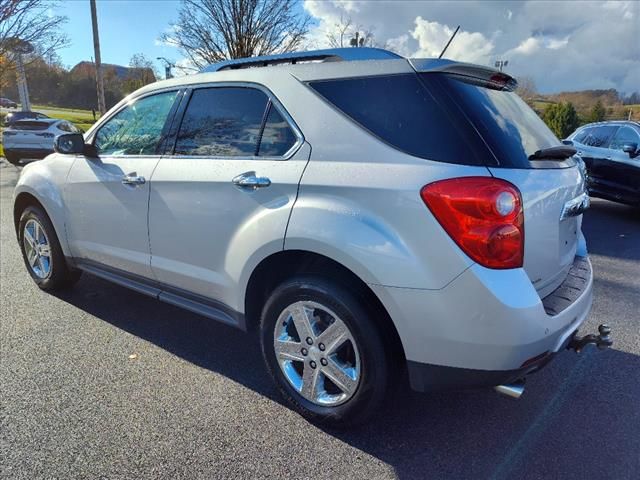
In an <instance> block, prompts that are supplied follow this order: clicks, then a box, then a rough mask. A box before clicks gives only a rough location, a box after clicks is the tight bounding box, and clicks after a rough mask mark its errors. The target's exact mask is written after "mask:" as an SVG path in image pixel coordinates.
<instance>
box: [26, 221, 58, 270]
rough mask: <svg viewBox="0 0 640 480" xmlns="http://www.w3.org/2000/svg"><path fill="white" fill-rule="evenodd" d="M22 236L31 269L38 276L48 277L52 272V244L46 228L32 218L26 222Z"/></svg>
mask: <svg viewBox="0 0 640 480" xmlns="http://www.w3.org/2000/svg"><path fill="white" fill-rule="evenodd" d="M22 237H23V239H22V241H23V243H24V252H25V256H26V257H27V262H28V263H29V267H30V268H31V271H32V272H33V273H34V274H35V275H36V276H37V277H38V278H47V277H48V276H49V275H50V274H51V246H50V244H49V237H47V234H46V232H45V231H44V228H42V225H41V224H40V222H38V221H37V220H34V219H33V218H32V219H30V220H29V221H28V222H27V223H26V224H25V226H24V231H23V233H22Z"/></svg>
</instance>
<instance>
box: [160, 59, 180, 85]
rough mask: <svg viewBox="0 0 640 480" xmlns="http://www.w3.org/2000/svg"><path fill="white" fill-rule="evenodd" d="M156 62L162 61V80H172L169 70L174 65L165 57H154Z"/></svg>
mask: <svg viewBox="0 0 640 480" xmlns="http://www.w3.org/2000/svg"><path fill="white" fill-rule="evenodd" d="M156 60H162V61H163V62H164V78H166V79H167V80H168V79H170V78H173V74H172V73H171V68H173V67H175V66H176V64H175V63H173V62H171V61H170V60H169V59H167V58H165V57H156Z"/></svg>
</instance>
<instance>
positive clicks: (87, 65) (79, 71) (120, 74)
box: [70, 61, 156, 82]
mask: <svg viewBox="0 0 640 480" xmlns="http://www.w3.org/2000/svg"><path fill="white" fill-rule="evenodd" d="M102 72H103V74H104V76H105V77H108V76H109V74H113V75H114V76H116V77H117V78H118V79H120V80H126V79H128V78H148V79H151V82H155V81H156V76H155V74H154V73H153V70H152V69H150V68H132V67H123V66H122V65H114V64H112V63H103V64H102ZM70 73H71V75H72V76H74V77H76V78H78V77H95V75H96V64H95V63H93V62H86V61H85V62H80V63H78V64H77V65H75V66H74V67H73V68H72V69H71V70H70Z"/></svg>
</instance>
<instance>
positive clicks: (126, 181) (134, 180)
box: [122, 172, 146, 185]
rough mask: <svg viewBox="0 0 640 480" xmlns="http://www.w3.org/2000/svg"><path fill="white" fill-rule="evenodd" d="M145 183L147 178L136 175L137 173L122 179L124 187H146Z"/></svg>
mask: <svg viewBox="0 0 640 480" xmlns="http://www.w3.org/2000/svg"><path fill="white" fill-rule="evenodd" d="M145 182H146V180H145V178H144V177H143V176H140V175H136V174H135V172H134V173H129V174H127V175H125V176H124V177H122V184H123V185H144V183H145Z"/></svg>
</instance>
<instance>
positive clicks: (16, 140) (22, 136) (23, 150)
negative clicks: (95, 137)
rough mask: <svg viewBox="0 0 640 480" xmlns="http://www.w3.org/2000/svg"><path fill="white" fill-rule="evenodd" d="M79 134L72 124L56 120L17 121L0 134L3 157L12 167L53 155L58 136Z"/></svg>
mask: <svg viewBox="0 0 640 480" xmlns="http://www.w3.org/2000/svg"><path fill="white" fill-rule="evenodd" d="M79 132H80V130H79V129H78V128H77V127H76V126H75V125H74V124H73V123H71V122H68V121H67V120H60V119H57V118H39V119H29V120H18V121H17V122H14V123H12V124H11V125H9V126H8V127H7V128H5V130H4V132H3V133H2V145H3V148H4V155H5V157H6V159H7V160H8V161H9V162H10V163H12V164H14V165H18V163H20V160H23V159H40V158H44V157H46V156H47V155H49V154H51V153H53V141H54V139H55V138H56V137H57V136H58V135H62V134H65V133H79Z"/></svg>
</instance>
